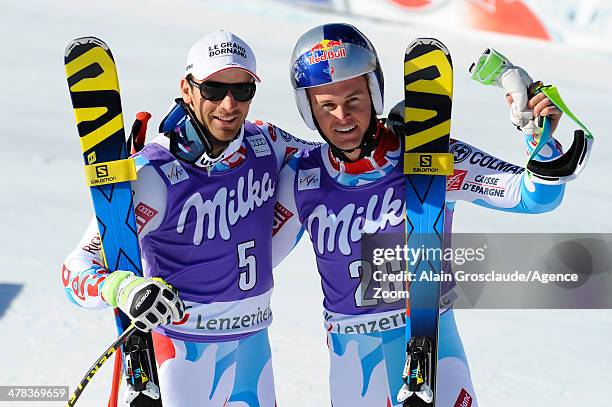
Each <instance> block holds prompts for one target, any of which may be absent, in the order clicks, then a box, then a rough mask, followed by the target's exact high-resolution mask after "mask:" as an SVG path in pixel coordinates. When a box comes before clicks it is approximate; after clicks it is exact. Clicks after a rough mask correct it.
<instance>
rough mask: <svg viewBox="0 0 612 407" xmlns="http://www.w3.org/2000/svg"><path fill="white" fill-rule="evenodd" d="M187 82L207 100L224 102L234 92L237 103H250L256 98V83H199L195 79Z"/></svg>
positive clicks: (189, 78)
mask: <svg viewBox="0 0 612 407" xmlns="http://www.w3.org/2000/svg"><path fill="white" fill-rule="evenodd" d="M187 82H189V84H190V85H192V86H195V87H196V88H199V89H200V95H202V97H203V98H204V99H206V100H211V101H214V102H218V101H220V100H223V99H224V98H225V96H226V95H227V92H228V91H229V92H232V95H234V99H236V101H237V102H248V101H249V100H251V99H253V97H255V90H256V86H255V82H240V83H225V82H214V81H204V82H202V83H198V82H196V81H194V80H193V78H191V76H190V77H188V78H187Z"/></svg>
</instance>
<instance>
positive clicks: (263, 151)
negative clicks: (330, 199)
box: [62, 30, 317, 407]
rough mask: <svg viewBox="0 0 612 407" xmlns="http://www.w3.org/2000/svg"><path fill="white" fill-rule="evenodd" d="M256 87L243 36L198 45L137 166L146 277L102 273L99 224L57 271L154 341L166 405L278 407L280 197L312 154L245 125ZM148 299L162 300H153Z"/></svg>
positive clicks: (217, 35) (76, 294) (72, 289)
mask: <svg viewBox="0 0 612 407" xmlns="http://www.w3.org/2000/svg"><path fill="white" fill-rule="evenodd" d="M258 82H259V77H258V75H257V66H256V60H255V55H254V54H253V51H252V50H251V48H250V47H249V46H248V45H247V44H246V43H245V42H244V41H243V40H242V39H240V38H239V37H238V36H236V35H234V34H232V33H230V32H228V31H223V30H218V31H215V32H213V33H211V34H209V35H207V36H206V37H204V38H202V39H201V40H200V41H198V42H197V43H195V45H194V46H193V47H192V48H191V50H190V51H189V54H188V57H187V63H186V66H185V74H184V76H183V77H182V78H181V80H180V91H181V98H178V99H176V104H175V105H174V106H173V107H172V109H171V110H170V112H169V113H168V115H167V116H166V117H165V118H164V120H162V122H161V124H160V133H163V134H162V135H160V136H159V137H157V138H156V139H155V140H153V142H152V143H150V144H148V145H147V146H145V147H144V149H143V150H142V151H140V152H139V153H138V154H136V156H135V160H136V164H137V167H138V179H137V180H136V181H134V182H133V183H132V188H133V191H134V208H135V212H136V217H137V224H138V234H139V240H140V245H141V253H142V259H143V264H144V276H145V277H136V276H134V275H133V274H132V273H130V272H127V271H115V272H113V273H112V274H108V273H107V271H106V270H105V269H104V268H103V264H104V262H103V259H102V254H101V252H100V245H99V241H100V237H99V233H98V228H97V224H96V222H95V220H94V221H92V223H91V224H90V226H89V228H88V230H87V232H86V233H85V235H84V236H83V238H82V240H81V243H80V244H79V245H78V246H77V248H76V249H75V250H74V251H73V252H72V253H70V254H69V255H68V257H67V258H66V261H65V264H64V267H63V270H62V278H63V283H64V288H65V291H66V293H67V295H68V298H69V299H71V300H72V301H73V302H74V303H76V304H78V305H80V306H83V307H86V308H103V307H107V306H109V305H110V306H113V307H119V308H120V309H121V310H123V311H124V312H125V313H126V314H127V315H128V316H130V317H131V318H132V319H133V320H134V321H136V322H137V326H138V327H139V328H140V329H143V330H150V329H153V330H154V331H153V340H154V344H155V356H156V360H157V364H158V366H159V368H158V372H159V379H160V380H159V382H160V390H161V397H162V400H163V404H164V406H165V407H168V406H177V407H178V406H181V407H182V406H193V405H198V406H211V407H212V406H215V407H217V406H261V407H272V406H275V392H274V380H273V375H272V362H271V353H270V345H269V342H268V333H267V327H268V326H269V325H270V323H271V322H272V310H271V308H270V297H271V294H272V287H273V279H272V249H271V241H272V236H273V234H274V233H275V232H276V230H277V228H278V225H279V222H282V218H283V216H284V214H283V212H282V211H280V212H279V209H278V208H277V207H276V205H275V198H276V193H277V191H276V185H277V179H278V173H279V171H280V169H281V167H282V166H283V165H284V162H285V161H286V156H288V155H289V154H290V153H292V152H294V151H297V150H298V149H308V148H312V147H314V146H315V145H317V144H316V143H306V142H304V141H302V140H299V139H296V138H295V137H293V136H291V135H290V134H288V133H286V132H284V131H282V130H280V129H279V128H277V127H275V126H274V125H272V124H270V123H265V122H261V121H256V122H250V121H248V120H246V116H247V114H248V112H249V107H250V104H251V101H252V99H253V97H254V96H255V91H256V86H257V85H256V83H258ZM154 278H155V279H154ZM168 284H171V287H170V288H169V287H168ZM172 287H173V289H174V293H178V296H176V295H170V294H167V291H168V290H172ZM150 289H152V290H153V292H158V291H159V292H160V294H159V295H158V296H157V297H156V298H154V300H153V301H151V300H150V299H147V301H145V297H146V296H147V295H148V294H147V293H149V292H151V290H150ZM164 293H166V295H164ZM179 297H180V299H179ZM168 298H172V300H169V299H168ZM135 305H137V306H135ZM135 309H138V310H139V311H138V312H136V311H134V310H135Z"/></svg>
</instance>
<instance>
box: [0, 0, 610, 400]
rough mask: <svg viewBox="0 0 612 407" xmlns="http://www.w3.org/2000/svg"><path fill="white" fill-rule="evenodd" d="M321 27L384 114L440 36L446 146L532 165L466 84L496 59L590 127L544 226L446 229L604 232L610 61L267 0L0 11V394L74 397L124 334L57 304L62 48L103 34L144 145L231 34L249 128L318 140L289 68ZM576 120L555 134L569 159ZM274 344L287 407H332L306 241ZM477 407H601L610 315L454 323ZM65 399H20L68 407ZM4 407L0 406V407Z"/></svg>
mask: <svg viewBox="0 0 612 407" xmlns="http://www.w3.org/2000/svg"><path fill="white" fill-rule="evenodd" d="M331 21H346V22H350V23H353V24H355V25H357V26H358V27H359V28H360V29H361V30H362V31H363V32H365V33H366V34H367V35H368V36H369V37H370V39H371V40H372V41H373V43H374V45H375V46H376V48H377V50H378V52H379V55H380V59H381V63H382V67H383V69H384V73H385V79H386V81H385V88H386V100H387V103H386V108H387V111H388V109H390V107H391V106H392V105H393V103H394V102H395V101H397V100H399V99H400V98H402V97H403V93H402V60H403V53H404V48H405V46H406V45H407V44H408V43H409V42H410V41H411V40H412V39H413V38H415V37H418V36H435V37H437V38H439V39H440V40H442V41H443V42H444V43H445V44H446V45H447V46H448V47H449V48H450V50H451V53H452V56H453V61H454V66H455V92H454V106H453V125H452V128H453V130H452V132H453V135H454V137H457V138H460V139H462V140H465V141H467V142H470V143H472V144H474V145H477V146H479V147H481V148H483V149H484V150H485V151H488V152H490V153H492V154H495V155H497V156H499V157H502V158H504V159H506V160H508V161H511V162H515V163H520V164H524V162H525V155H524V148H523V140H522V136H521V135H520V134H519V133H518V132H517V131H516V130H515V129H514V128H513V126H512V125H511V124H510V122H509V119H508V109H507V106H506V102H505V99H504V96H503V93H502V92H501V91H500V90H498V89H494V88H485V87H483V86H481V85H478V84H476V83H475V82H473V81H471V80H470V79H469V75H468V72H467V68H468V67H469V65H470V63H471V62H472V61H473V60H474V59H475V58H476V57H477V56H478V55H480V52H481V51H482V50H483V49H484V48H485V47H489V46H492V47H495V48H496V49H498V50H499V51H501V52H502V53H504V54H505V55H507V56H508V57H509V58H510V59H511V60H512V61H513V62H514V63H515V64H518V65H521V66H523V67H525V68H526V69H527V70H528V71H529V72H530V73H531V75H532V76H533V77H534V78H536V79H542V80H544V81H545V82H547V83H552V84H555V85H557V86H558V87H559V89H560V91H561V94H562V95H563V97H564V99H565V100H566V101H567V102H568V104H569V105H570V106H571V108H572V109H573V111H574V112H575V113H576V114H577V115H578V116H579V117H580V118H581V119H583V121H584V122H586V123H587V125H588V126H589V127H590V128H591V130H592V131H593V133H594V134H595V137H596V145H595V149H594V151H593V154H592V156H591V161H590V163H589V166H588V168H587V169H586V170H585V171H584V172H583V174H582V176H581V177H580V178H579V179H578V180H577V181H575V182H573V183H571V184H570V185H568V187H567V191H566V195H565V199H564V201H563V203H562V204H561V206H560V207H559V208H558V209H557V210H556V211H554V212H553V213H549V214H544V215H538V216H521V215H513V214H507V213H501V212H494V211H491V210H486V209H482V208H478V207H475V206H473V205H468V204H461V203H460V204H458V205H457V209H456V215H455V227H454V230H455V231H456V232H492V231H497V232H502V231H503V232H536V231H537V232H609V231H612V218H610V217H609V216H608V215H609V209H610V203H609V202H610V200H612V192H611V182H610V170H609V169H610V158H609V157H611V155H612V143H611V142H610V141H609V137H610V136H609V131H608V127H609V125H606V120H609V119H610V114H611V111H610V105H611V102H612V97H611V91H612V80H610V72H611V71H612V57H611V56H610V55H605V54H596V53H589V52H586V51H581V50H579V49H575V48H567V47H564V46H561V45H558V44H550V43H545V42H537V41H529V40H524V39H520V38H516V37H508V36H501V35H495V34H490V33H474V32H457V31H447V30H445V29H444V27H438V28H433V27H425V26H416V25H400V24H395V23H393V24H387V23H383V22H381V21H375V20H369V19H366V18H348V17H345V16H342V15H338V14H322V13H315V12H314V11H308V10H306V11H305V10H304V9H299V8H294V7H292V6H290V5H285V4H281V3H278V2H270V1H195V0H191V1H190V0H179V1H160V0H154V1H142V0H135V1H117V0H115V1H95V2H89V1H87V2H86V1H67V0H57V1H52V2H51V1H41V0H36V1H27V2H26V1H23V2H18V1H9V0H1V1H0V50H1V57H0V62H1V63H0V74H1V75H0V78H1V79H0V83H1V85H0V112H1V113H0V123H1V130H0V135H1V136H0V137H1V139H0V186H1V187H2V193H0V228H1V233H0V349H2V351H1V353H0V355H1V357H0V385H69V386H70V387H71V389H72V388H74V386H76V384H77V383H78V381H79V380H80V379H81V377H82V375H83V374H84V373H85V371H86V369H87V368H88V367H89V366H90V365H91V363H93V361H94V360H95V359H96V358H97V357H98V356H99V355H100V353H101V352H102V351H103V350H104V348H105V347H106V346H107V345H108V344H109V343H110V342H111V341H112V340H113V338H114V337H115V336H116V332H115V329H114V321H113V317H112V312H110V310H109V311H90V310H86V309H80V308H78V307H76V306H74V305H72V304H71V303H70V302H69V301H68V300H67V299H66V297H65V294H64V291H63V288H62V284H61V275H60V267H61V264H62V260H63V258H64V256H65V255H66V254H67V253H68V252H69V251H70V250H72V249H73V247H74V246H75V245H76V243H77V242H78V240H79V238H80V236H81V234H82V232H83V231H84V229H85V227H86V225H87V223H88V222H89V219H90V217H91V214H92V209H91V202H90V196H89V192H88V191H87V188H86V187H85V183H84V176H83V170H82V159H81V154H80V148H79V142H78V136H77V131H76V126H75V121H74V116H73V112H72V108H71V104H70V99H69V95H68V91H67V85H66V80H65V74H64V67H63V52H64V48H65V46H66V45H67V44H68V42H69V41H70V40H71V39H73V38H76V37H79V36H85V35H95V36H99V37H100V38H102V39H104V40H105V41H106V42H107V43H108V44H109V45H110V47H111V49H112V51H113V53H114V56H115V60H116V61H117V65H118V70H119V81H120V85H121V91H122V98H123V108H124V117H125V121H126V126H127V127H128V128H129V126H131V122H132V120H133V118H134V116H135V113H136V112H138V111H140V110H147V111H149V112H151V113H152V114H153V119H152V121H151V123H150V127H149V133H148V136H149V138H152V137H153V136H154V135H155V133H156V128H157V126H158V124H159V121H160V120H161V118H162V117H163V115H164V114H165V112H166V111H167V109H168V107H169V105H170V103H171V101H172V100H173V98H174V97H176V96H177V95H178V83H179V78H180V76H181V74H182V71H183V66H184V61H185V57H186V54H187V50H188V49H189V47H190V46H191V45H192V43H194V42H195V41H196V40H197V39H199V38H200V37H202V36H203V35H205V34H207V33H208V32H210V31H212V30H214V29H217V28H224V29H227V30H231V31H233V32H235V33H236V34H238V35H239V36H241V37H242V38H244V39H245V40H246V41H247V42H248V43H249V44H250V45H251V47H252V48H253V50H254V51H255V53H256V55H257V58H258V70H259V73H260V76H261V78H262V82H261V84H260V86H259V87H258V90H257V95H256V97H255V100H254V103H253V105H252V107H251V111H250V114H249V118H250V119H264V120H268V121H271V122H273V123H275V124H277V125H278V126H280V127H281V128H283V129H285V130H287V131H289V132H291V133H293V134H295V135H297V136H299V137H303V138H308V139H312V140H318V139H319V136H318V134H316V133H315V132H311V131H309V130H308V129H307V128H306V127H305V126H304V124H303V123H302V120H301V119H300V117H299V114H298V112H297V110H296V108H295V104H294V100H293V94H292V91H291V87H290V84H289V78H288V60H289V56H290V54H291V50H292V48H293V45H294V43H295V41H296V40H297V38H298V37H299V36H300V35H301V34H302V33H303V32H305V31H306V30H307V29H309V28H311V27H313V26H316V25H319V24H323V23H326V22H331ZM573 128H574V126H573V124H572V123H571V121H570V120H569V119H568V118H565V119H564V121H563V123H562V125H561V126H560V128H559V130H558V131H557V134H558V137H559V138H560V139H561V141H562V142H564V144H565V145H566V147H568V146H569V145H568V143H569V142H570V140H571V135H572V133H573ZM275 277H276V290H275V294H274V297H273V307H274V313H275V322H274V324H273V325H272V327H271V330H270V336H271V342H272V349H273V360H274V368H275V373H276V383H277V397H278V405H279V406H326V405H329V395H328V385H327V368H328V356H327V349H326V345H325V335H324V331H323V329H322V319H321V302H322V295H321V290H320V284H319V281H318V274H317V272H316V270H315V264H314V256H313V254H312V250H311V248H310V244H309V241H308V239H304V240H303V241H302V243H301V244H300V245H299V246H298V248H297V249H296V250H295V251H294V253H292V254H291V255H290V257H289V258H288V259H287V260H286V261H285V262H284V263H283V264H282V265H281V266H280V267H278V269H277V270H276V271H275ZM456 314H457V319H458V324H459V329H460V333H461V336H462V338H463V341H464V345H465V348H466V352H467V354H468V358H469V360H470V368H471V371H472V375H473V381H474V384H475V387H476V391H477V397H478V399H479V403H480V405H481V406H495V407H506V406H517V405H520V406H524V407H527V406H538V407H541V406H557V407H564V406H576V405H581V406H592V407H605V406H610V405H611V404H610V399H609V387H608V386H609V381H610V379H611V378H612V374H611V373H610V366H611V364H612V356H611V347H612V345H610V339H611V337H612V313H611V312H610V311H609V310H604V311H583V310H571V311H565V310H557V311H547V310H540V311H531V310H522V311H514V310H508V311H483V310H469V311H465V310H459V311H457V312H456ZM111 370H112V361H111V362H109V363H107V365H106V366H105V367H104V368H103V369H102V370H101V372H100V373H98V374H97V376H96V377H95V378H94V380H93V382H92V383H91V384H90V385H89V387H88V388H87V389H86V390H85V392H84V394H83V396H82V399H81V400H80V401H79V405H81V406H105V405H106V401H107V397H108V392H109V384H110V376H111ZM63 404H64V403H52V402H46V403H42V402H41V403H32V402H29V403H14V405H16V406H25V405H28V406H29V405H32V406H34V405H40V406H51V405H63ZM8 405H11V403H7V402H4V403H3V402H0V406H8Z"/></svg>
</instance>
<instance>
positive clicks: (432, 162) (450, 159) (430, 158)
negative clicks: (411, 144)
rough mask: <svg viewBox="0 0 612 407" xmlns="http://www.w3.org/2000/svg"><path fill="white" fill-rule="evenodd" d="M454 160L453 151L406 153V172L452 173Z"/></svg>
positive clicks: (425, 173) (423, 173)
mask: <svg viewBox="0 0 612 407" xmlns="http://www.w3.org/2000/svg"><path fill="white" fill-rule="evenodd" d="M454 162H455V156H454V155H453V154H451V153H404V174H422V175H452V174H453V170H454V168H453V167H454Z"/></svg>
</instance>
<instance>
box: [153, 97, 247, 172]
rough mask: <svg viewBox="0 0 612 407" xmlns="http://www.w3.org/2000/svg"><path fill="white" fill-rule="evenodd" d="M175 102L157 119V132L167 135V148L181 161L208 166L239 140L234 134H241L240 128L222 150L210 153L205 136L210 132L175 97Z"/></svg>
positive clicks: (181, 100) (232, 149) (229, 152)
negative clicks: (215, 153) (166, 112)
mask: <svg viewBox="0 0 612 407" xmlns="http://www.w3.org/2000/svg"><path fill="white" fill-rule="evenodd" d="M175 102H176V104H175V105H174V107H173V108H172V109H171V110H170V112H169V113H168V114H167V115H166V117H165V118H164V119H163V120H162V122H161V123H160V125H159V132H160V133H164V134H167V135H168V136H169V138H170V152H171V153H172V155H174V156H175V157H177V158H178V159H180V160H181V161H184V162H186V163H189V164H195V165H197V166H198V167H204V168H209V167H212V166H213V165H214V164H216V163H217V162H219V161H221V160H223V159H224V158H226V157H227V155H228V154H231V153H232V152H233V151H235V150H236V149H237V148H236V146H238V147H239V146H240V144H241V143H242V138H241V137H238V136H240V135H241V134H242V130H241V132H240V133H239V134H238V136H237V137H236V138H235V139H234V140H233V141H232V142H231V143H230V144H229V145H228V147H227V148H226V149H225V151H224V152H223V153H221V154H219V155H218V156H217V157H212V156H211V154H212V144H211V142H210V140H209V139H208V137H207V136H208V135H209V134H210V133H209V132H208V131H206V129H205V128H204V126H203V125H202V124H201V123H200V121H199V120H198V119H197V117H196V115H195V113H194V112H193V111H192V110H191V108H190V107H189V106H188V105H187V104H186V103H185V102H184V101H183V99H181V98H178V99H176V100H175ZM210 137H212V136H211V135H210Z"/></svg>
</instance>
